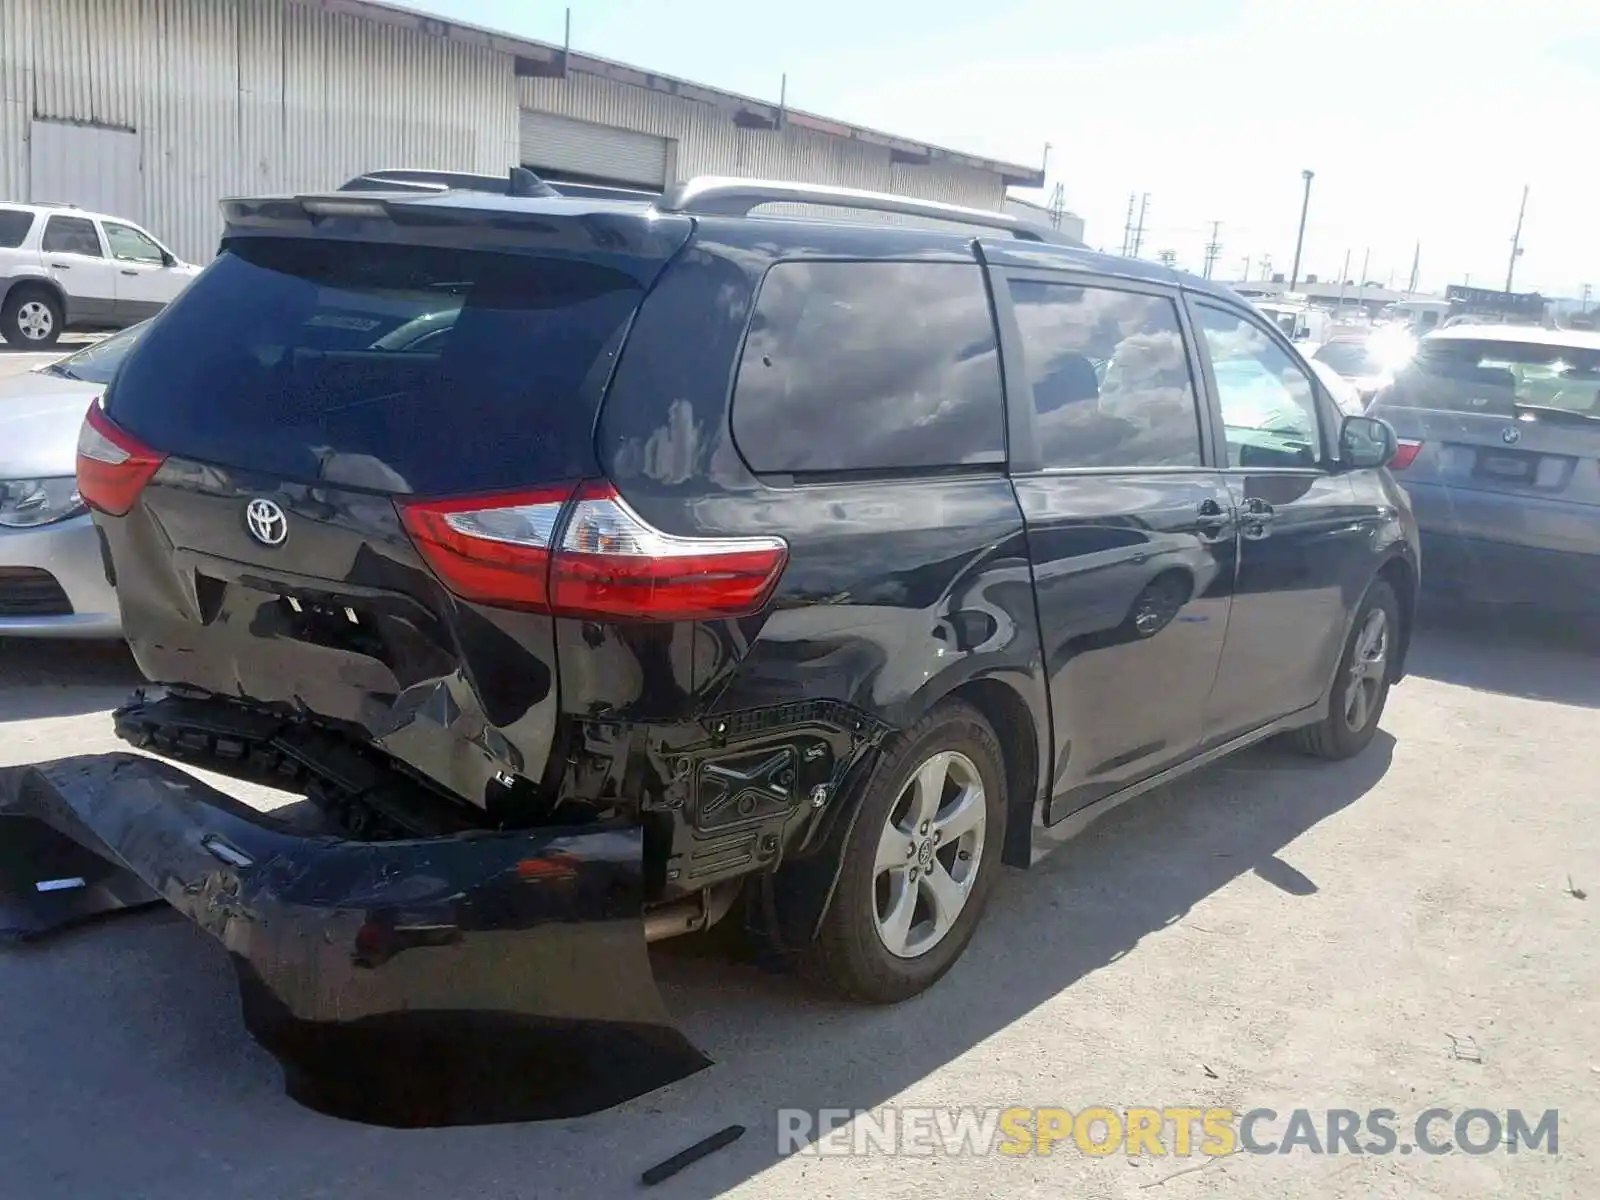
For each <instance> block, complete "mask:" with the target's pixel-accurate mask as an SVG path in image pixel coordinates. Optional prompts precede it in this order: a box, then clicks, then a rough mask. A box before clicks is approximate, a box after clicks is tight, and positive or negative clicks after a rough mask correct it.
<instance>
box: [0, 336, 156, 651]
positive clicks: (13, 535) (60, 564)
mask: <svg viewBox="0 0 1600 1200" xmlns="http://www.w3.org/2000/svg"><path fill="white" fill-rule="evenodd" d="M144 330H145V326H144V325H143V324H139V325H135V326H133V327H131V328H129V329H125V330H123V331H122V332H121V333H116V334H113V335H112V336H110V337H108V338H105V339H104V340H102V341H100V342H97V343H95V344H94V345H92V346H90V347H88V348H87V349H85V350H80V351H79V352H78V353H76V354H73V355H71V356H69V357H67V358H63V359H61V360H60V361H59V362H55V363H51V364H50V365H49V366H44V367H38V368H36V369H34V370H32V371H25V372H23V373H22V374H20V375H12V376H8V377H6V378H4V379H0V637H5V636H24V637H115V636H117V635H118V634H119V633H120V632H121V620H120V618H119V616H118V613H117V598H116V595H115V593H114V592H113V590H112V588H111V585H110V584H109V583H108V582H107V581H106V570H105V564H104V562H103V561H102V560H101V557H100V543H99V539H98V538H97V537H96V535H95V531H94V524H93V522H92V521H91V520H90V519H89V516H88V509H87V508H86V507H85V506H84V503H83V500H82V499H81V498H80V497H79V495H78V485H77V480H76V477H75V469H76V467H75V456H76V450H77V443H78V429H79V427H80V426H81V425H82V424H83V415H84V413H85V412H86V411H87V410H88V408H89V405H90V404H92V403H93V402H94V400H95V398H96V397H98V396H99V395H100V393H101V392H102V391H103V390H104V389H105V386H106V384H107V383H109V382H110V381H111V377H112V375H113V374H115V373H116V370H117V368H118V366H120V365H121V363H122V359H123V356H124V355H125V354H127V352H128V350H129V348H130V347H132V345H133V344H134V342H135V341H136V340H138V338H139V337H140V336H141V335H142V334H143V333H144Z"/></svg>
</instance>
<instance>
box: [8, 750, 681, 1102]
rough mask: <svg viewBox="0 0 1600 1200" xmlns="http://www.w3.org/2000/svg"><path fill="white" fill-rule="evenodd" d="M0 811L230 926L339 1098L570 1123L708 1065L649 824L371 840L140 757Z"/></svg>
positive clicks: (246, 991)
mask: <svg viewBox="0 0 1600 1200" xmlns="http://www.w3.org/2000/svg"><path fill="white" fill-rule="evenodd" d="M0 817H3V818H5V819H4V821H3V822H0V838H5V839H8V840H9V839H10V838H12V837H14V836H17V832H18V831H19V830H23V831H26V832H25V835H24V836H27V837H28V838H29V839H30V840H31V841H32V843H33V844H34V845H35V846H36V847H42V851H41V854H42V856H41V857H39V858H38V859H37V862H38V863H39V864H41V865H43V864H48V866H49V870H51V871H55V870H57V869H59V867H58V863H57V859H62V860H64V859H66V858H70V856H71V851H70V850H69V849H68V847H71V848H73V849H78V848H82V849H86V850H90V851H93V852H94V853H95V854H97V855H99V856H100V857H101V858H102V859H103V860H104V861H105V862H107V863H109V864H111V866H112V867H113V868H115V869H114V870H113V871H112V872H111V873H109V874H108V875H106V876H104V877H102V880H101V884H102V886H105V884H104V879H105V878H112V879H114V880H116V886H115V887H113V888H110V889H109V890H108V891H107V895H108V897H111V896H115V895H118V894H125V895H126V896H127V897H128V898H130V899H133V900H139V899H141V898H142V901H143V902H144V903H150V902H152V901H153V899H154V898H156V897H159V898H160V899H162V900H165V901H166V902H167V903H168V904H170V905H171V906H172V907H174V908H176V909H177V910H178V911H179V912H181V913H183V914H184V915H185V916H187V917H189V918H190V919H191V920H192V921H194V922H195V923H196V924H197V925H199V926H200V927H201V928H202V929H204V930H205V931H206V932H208V933H210V934H212V935H213V936H214V937H216V938H217V940H218V941H220V942H221V943H222V944H223V946H224V947H225V948H226V949H227V950H228V952H229V954H230V956H231V957H232V959H233V961H234V965H235V967H236V968H237V970H238V974H239V980H240V992H241V997H242V1000H243V1013H244V1019H245V1024H246V1026H247V1027H248V1028H249V1030H250V1032H251V1033H252V1034H253V1035H254V1036H255V1038H256V1039H257V1040H258V1041H259V1042H260V1043H261V1044H262V1045H263V1046H264V1047H266V1048H267V1049H268V1050H269V1051H271V1052H272V1053H273V1055H274V1056H275V1057H276V1058H277V1059H278V1061H279V1063H280V1064H281V1065H282V1067H283V1071H284V1077H285V1082H286V1086H287V1090H288V1091H289V1094H290V1095H291V1096H293V1097H294V1098H295V1099H296V1100H299V1101H300V1102H301V1103H303V1104H305V1105H307V1106H308V1107H311V1108H314V1109H316V1110H318V1111H320V1112H324V1113H328V1114H330V1115H333V1116H338V1117H343V1118H347V1119H350V1120H356V1121H363V1122H367V1123H369V1124H377V1125H389V1126H400V1127H416V1126H437V1125H464V1124H486V1123H492V1122H503V1121H526V1120H541V1119H549V1118H567V1117H573V1116H580V1115H583V1114H585V1113H590V1112H595V1111H598V1110H600V1109H603V1108H608V1107H610V1106H612V1105H614V1104H618V1103H621V1102H622V1101H624V1100H627V1099H631V1098H633V1097H634V1096H638V1095H641V1094H643V1093H644V1092H648V1091H652V1090H654V1089H655V1088H658V1087H661V1086H664V1085H665V1084H667V1083H670V1082H673V1081H675V1080H677V1079H681V1078H683V1077H684V1076H686V1075H689V1074H691V1073H693V1072H695V1071H697V1070H699V1069H701V1068H702V1067H705V1066H707V1065H709V1060H708V1059H707V1058H706V1057H705V1056H704V1055H702V1054H701V1053H700V1052H699V1051H698V1050H696V1049H695V1048H694V1046H693V1045H691V1044H690V1043H689V1042H688V1040H687V1039H685V1038H684V1037H683V1035H682V1034H681V1033H679V1032H678V1030H677V1029H676V1028H675V1027H674V1026H673V1024H672V1022H671V1020H670V1018H669V1017H668V1016H667V1013H666V1008H665V1005H664V1004H663V1002H662V1000H661V997H660V995H659V993H658V992H657V991H656V988H655V984H654V981H653V979H652V978H651V973H650V963H649V956H648V953H647V951H646V944H645V936H644V927H643V918H642V906H643V902H644V873H643V835H642V831H641V830H640V829H639V828H637V827H633V826H628V827H610V828H589V829H584V830H581V831H574V830H550V829H545V830H537V831H522V832H513V833H496V832H471V833H463V834H455V835H451V836H447V837H439V838H419V839H409V840H402V841H387V842H356V841H350V840H346V839H342V838H337V837H331V836H327V835H324V834H319V833H310V834H308V833H305V832H301V831H298V830H297V829H295V828H294V827H292V826H291V825H289V824H288V823H286V822H283V821H281V820H277V819H275V818H274V817H273V816H271V815H270V814H266V813H262V812H258V811H257V810H255V809H252V808H250V807H249V806H247V805H244V804H242V803H240V802H239V801H237V800H235V799H234V798H232V797H230V796H228V795H226V794H224V793H222V792H219V791H217V790H216V789H214V788H212V787H209V786H208V785H206V784H204V783H202V782H200V781H199V780H197V779H195V778H193V777H192V776H190V775H187V774H186V773H184V772H183V771H181V770H179V769H178V768H176V767H173V766H171V765H169V764H167V763H163V762H159V761H157V760H154V759H150V758H145V757H142V756H139V755H134V754H105V755H92V756H85V757H80V758H68V759H60V760H57V761H55V762H49V763H42V764H36V765H33V766H29V767H21V768H12V769H10V770H8V771H4V772H0ZM52 855H54V856H56V859H52V858H51V857H50V856H52ZM38 873H39V872H38V870H36V869H35V867H34V866H33V865H31V864H30V862H29V861H27V860H19V857H18V856H16V855H7V856H4V857H0V892H3V893H4V894H5V895H7V896H8V897H10V898H11V899H12V901H13V902H17V903H20V902H21V900H22V898H25V897H27V896H28V894H29V891H30V889H36V887H37V884H38V882H39V879H37V878H35V876H36V875H38ZM117 877H123V878H120V879H118V878H117ZM135 884H141V885H143V886H144V888H145V889H146V890H145V891H143V892H141V891H139V890H138V888H137V887H135V886H134V885H135ZM124 888H126V889H127V890H126V892H125V893H122V892H121V889H124ZM35 894H37V895H46V896H47V895H51V894H53V893H52V892H49V891H47V892H43V893H35ZM116 907H127V904H125V903H121V904H117V905H116ZM102 911H110V909H109V908H107V909H103V910H102ZM77 915H78V916H82V915H89V914H82V913H80V914H77ZM43 931H45V930H43V929H38V930H35V932H36V933H38V932H43Z"/></svg>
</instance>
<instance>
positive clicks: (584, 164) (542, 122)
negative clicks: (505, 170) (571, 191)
mask: <svg viewBox="0 0 1600 1200" xmlns="http://www.w3.org/2000/svg"><path fill="white" fill-rule="evenodd" d="M519 133H520V139H519V140H520V142H521V147H520V148H521V159H522V165H523V166H525V167H527V168H528V169H529V170H531V171H533V172H535V173H538V174H545V175H555V176H560V175H562V174H566V175H571V176H574V177H577V178H582V179H586V180H592V181H597V182H607V183H622V184H634V185H636V186H640V187H665V186H666V182H667V144H668V143H667V139H666V138H659V137H653V136H651V135H650V134H648V133H635V132H634V131H633V130H631V129H617V128H615V127H614V126H611V125H596V124H594V123H593V122H590V121H574V120H572V119H571V118H570V117H557V116H553V115H551V114H550V113H543V112H533V111H531V110H529V109H523V110H522V115H521V120H520V128H519Z"/></svg>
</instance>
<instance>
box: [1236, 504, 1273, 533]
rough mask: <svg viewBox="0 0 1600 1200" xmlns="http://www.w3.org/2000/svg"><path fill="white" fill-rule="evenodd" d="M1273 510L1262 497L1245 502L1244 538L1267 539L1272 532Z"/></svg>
mask: <svg viewBox="0 0 1600 1200" xmlns="http://www.w3.org/2000/svg"><path fill="white" fill-rule="evenodd" d="M1272 517H1273V508H1272V505H1270V504H1268V503H1267V502H1266V501H1265V500H1263V499H1261V497H1260V496H1251V497H1250V498H1249V499H1247V500H1246V501H1245V502H1244V517H1243V522H1242V523H1243V525H1244V536H1245V537H1247V538H1250V539H1251V540H1257V539H1260V538H1264V537H1266V536H1267V535H1268V534H1269V533H1271V531H1272Z"/></svg>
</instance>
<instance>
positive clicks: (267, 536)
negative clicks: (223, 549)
mask: <svg viewBox="0 0 1600 1200" xmlns="http://www.w3.org/2000/svg"><path fill="white" fill-rule="evenodd" d="M244 523H245V527H246V528H247V529H249V530H250V536H251V537H253V538H255V540H256V541H258V542H260V543H261V544H262V545H263V546H281V545H283V543H284V540H285V539H286V538H288V536H289V518H288V517H286V516H284V515H283V509H281V508H279V507H278V506H277V505H276V504H275V503H273V502H272V501H271V500H265V499H260V498H258V499H255V500H252V501H250V503H249V504H248V505H246V506H245V510H244Z"/></svg>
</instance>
